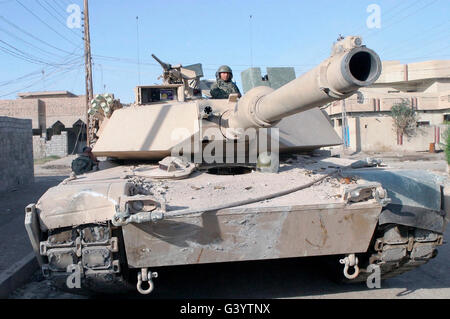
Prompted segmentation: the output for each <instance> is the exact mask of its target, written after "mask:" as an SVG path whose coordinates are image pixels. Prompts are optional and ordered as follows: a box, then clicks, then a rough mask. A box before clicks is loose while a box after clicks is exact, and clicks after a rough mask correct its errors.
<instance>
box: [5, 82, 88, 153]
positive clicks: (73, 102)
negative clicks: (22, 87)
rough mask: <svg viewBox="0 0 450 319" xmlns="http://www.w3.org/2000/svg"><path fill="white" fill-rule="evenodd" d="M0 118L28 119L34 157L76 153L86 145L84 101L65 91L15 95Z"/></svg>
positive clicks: (6, 102)
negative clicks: (31, 133)
mask: <svg viewBox="0 0 450 319" xmlns="http://www.w3.org/2000/svg"><path fill="white" fill-rule="evenodd" d="M0 116H9V117H15V118H21V119H30V120H31V123H32V131H33V155H34V158H43V157H47V156H51V155H57V156H60V157H63V156H66V155H68V154H72V153H73V154H75V153H79V152H80V151H81V149H82V148H83V147H84V146H85V145H86V116H87V115H86V100H85V96H77V95H75V94H73V93H71V92H68V91H56V92H31V93H19V94H18V98H17V99H16V100H0Z"/></svg>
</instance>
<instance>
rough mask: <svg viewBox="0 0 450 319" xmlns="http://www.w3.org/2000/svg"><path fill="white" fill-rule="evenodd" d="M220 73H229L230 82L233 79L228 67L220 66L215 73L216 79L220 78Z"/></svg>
mask: <svg viewBox="0 0 450 319" xmlns="http://www.w3.org/2000/svg"><path fill="white" fill-rule="evenodd" d="M220 73H230V74H231V77H230V81H231V79H233V71H232V70H231V68H230V67H229V66H228V65H222V66H221V67H220V68H219V69H218V70H217V72H216V78H217V79H218V78H219V77H220Z"/></svg>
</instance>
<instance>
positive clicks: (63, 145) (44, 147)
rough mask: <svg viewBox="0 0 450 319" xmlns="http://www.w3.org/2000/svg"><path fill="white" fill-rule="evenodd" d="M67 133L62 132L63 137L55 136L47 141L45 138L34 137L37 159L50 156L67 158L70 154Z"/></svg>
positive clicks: (34, 153)
mask: <svg viewBox="0 0 450 319" xmlns="http://www.w3.org/2000/svg"><path fill="white" fill-rule="evenodd" d="M67 140H68V139H67V132H61V135H53V136H52V138H51V139H50V140H48V141H47V139H46V138H45V135H44V136H43V137H40V136H33V156H34V158H36V159H39V158H44V157H48V156H59V157H65V156H67V153H68V142H67Z"/></svg>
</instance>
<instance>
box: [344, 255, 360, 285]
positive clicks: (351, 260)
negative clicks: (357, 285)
mask: <svg viewBox="0 0 450 319" xmlns="http://www.w3.org/2000/svg"><path fill="white" fill-rule="evenodd" d="M339 262H340V263H341V264H343V265H345V266H344V276H345V277H346V278H347V279H355V278H356V277H358V275H359V267H358V257H356V256H355V254H350V255H348V256H347V257H345V258H343V259H341V260H339ZM349 267H353V268H354V272H353V274H351V275H350V274H349V273H348V268H349Z"/></svg>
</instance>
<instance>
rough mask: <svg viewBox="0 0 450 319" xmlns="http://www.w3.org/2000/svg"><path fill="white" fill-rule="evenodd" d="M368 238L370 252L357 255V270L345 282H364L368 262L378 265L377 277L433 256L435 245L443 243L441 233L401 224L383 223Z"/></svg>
mask: <svg viewBox="0 0 450 319" xmlns="http://www.w3.org/2000/svg"><path fill="white" fill-rule="evenodd" d="M375 238H376V239H375V240H373V241H372V244H371V245H372V248H371V252H369V253H366V254H364V255H360V256H358V258H359V259H360V260H361V261H362V262H360V264H359V265H360V274H359V276H358V277H357V278H355V279H353V280H348V279H345V280H344V282H347V283H359V282H366V280H367V279H368V277H369V276H370V275H371V274H372V273H373V270H372V271H368V270H367V268H368V267H369V265H377V266H379V267H380V272H381V280H384V279H388V278H392V277H394V276H398V275H400V274H402V273H404V272H407V271H410V270H413V269H415V268H417V267H419V266H421V265H423V264H426V263H427V262H428V261H429V260H431V259H433V258H434V257H436V256H437V253H438V251H437V247H438V246H441V245H442V244H443V235H442V234H439V233H436V232H432V231H429V230H424V229H419V228H414V227H408V226H403V225H393V224H390V225H385V226H382V227H381V228H379V230H378V231H377V234H376V236H375Z"/></svg>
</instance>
